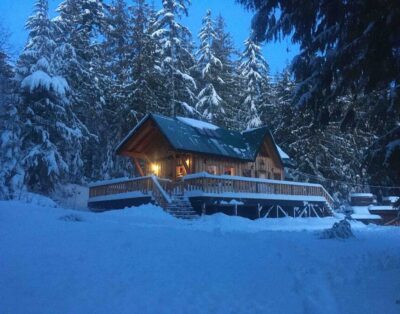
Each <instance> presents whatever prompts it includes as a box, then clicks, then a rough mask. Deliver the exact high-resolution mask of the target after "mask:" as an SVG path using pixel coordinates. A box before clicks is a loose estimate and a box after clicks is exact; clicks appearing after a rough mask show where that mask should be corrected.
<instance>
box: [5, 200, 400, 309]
mask: <svg viewBox="0 0 400 314" xmlns="http://www.w3.org/2000/svg"><path fill="white" fill-rule="evenodd" d="M38 198H40V197H38ZM76 215H78V216H77V217H78V219H83V221H84V222H76V220H77V219H75V218H76ZM60 217H64V218H63V219H61V218H60ZM311 219H312V221H313V222H311ZM332 221H335V220H334V218H333V217H331V218H330V219H327V220H325V219H316V218H310V219H303V220H300V219H291V220H290V219H287V218H285V219H260V220H259V221H251V220H248V219H244V218H240V217H228V216H225V215H222V214H217V215H213V216H210V217H202V218H200V219H198V220H193V221H184V220H178V219H175V218H173V217H171V216H169V215H168V214H166V213H165V212H163V211H162V209H161V208H159V207H157V206H154V205H146V206H140V207H136V208H126V209H124V210H115V211H110V212H104V213H92V212H83V211H81V212H76V211H72V210H68V209H63V208H47V207H43V206H39V205H34V204H32V203H31V204H27V203H24V202H20V201H3V202H1V201H0V226H1V227H0V257H1V258H0V278H1V280H0V281H1V284H0V300H1V302H0V313H26V312H27V311H28V312H29V313H165V312H168V313H335V314H336V313H380V312H382V309H385V313H398V309H399V305H398V304H396V300H398V299H399V294H398V292H399V291H400V282H399V281H398V280H394V279H396V278H399V275H400V242H399V241H398V239H399V232H400V229H399V228H394V227H392V228H385V227H380V226H373V227H368V226H365V227H364V228H359V229H354V230H353V231H354V233H355V235H356V237H355V238H354V240H352V241H321V240H320V239H317V238H316V237H315V234H314V232H309V231H301V232H287V231H284V230H283V229H282V226H285V225H286V226H290V225H291V226H290V228H289V229H288V230H290V231H293V230H294V225H298V226H299V228H302V226H305V225H307V224H308V225H311V224H315V226H317V225H319V228H320V227H321V226H322V225H325V224H327V223H328V222H329V223H330V226H332ZM336 221H337V220H336ZM360 224H361V223H360ZM273 225H276V226H281V227H280V229H277V230H280V231H279V232H276V231H272V230H273V229H272V228H271V226H273ZM352 226H353V224H352ZM257 229H258V230H257ZM254 231H258V232H254ZM299 231H300V229H299Z"/></svg>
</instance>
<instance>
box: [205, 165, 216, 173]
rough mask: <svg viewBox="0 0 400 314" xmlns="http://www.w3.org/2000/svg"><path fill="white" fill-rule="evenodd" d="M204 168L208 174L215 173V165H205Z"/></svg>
mask: <svg viewBox="0 0 400 314" xmlns="http://www.w3.org/2000/svg"><path fill="white" fill-rule="evenodd" d="M206 169H207V170H206V171H207V172H208V173H209V174H217V166H207V168H206Z"/></svg>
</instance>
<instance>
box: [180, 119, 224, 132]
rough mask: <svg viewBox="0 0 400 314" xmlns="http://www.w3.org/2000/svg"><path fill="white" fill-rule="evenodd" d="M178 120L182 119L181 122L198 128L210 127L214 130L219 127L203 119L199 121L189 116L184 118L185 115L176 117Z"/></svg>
mask: <svg viewBox="0 0 400 314" xmlns="http://www.w3.org/2000/svg"><path fill="white" fill-rule="evenodd" d="M177 119H178V120H179V121H182V122H183V123H186V124H187V125H190V126H192V127H194V128H198V129H210V130H216V129H218V128H219V127H217V126H216V125H214V124H211V123H208V122H205V121H200V120H196V119H191V118H185V117H177Z"/></svg>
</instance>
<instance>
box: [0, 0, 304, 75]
mask: <svg viewBox="0 0 400 314" xmlns="http://www.w3.org/2000/svg"><path fill="white" fill-rule="evenodd" d="M60 2H61V0H49V5H50V16H54V15H55V12H54V11H55V8H56V7H57V5H58V4H59V3H60ZM154 2H155V4H156V5H157V4H158V2H160V3H161V0H154ZM34 3H35V0H0V19H1V22H2V24H3V25H4V26H5V27H6V28H7V30H8V31H10V32H11V39H10V41H11V45H12V48H13V49H12V51H13V52H14V54H17V53H18V52H19V51H20V50H21V49H22V47H23V46H24V44H25V41H26V37H27V33H26V31H25V30H24V25H25V21H26V19H27V17H28V16H29V15H30V14H31V13H32V9H33V5H34ZM127 3H128V4H130V3H131V1H130V0H127ZM207 9H211V11H212V13H213V15H214V16H217V15H218V14H219V13H221V14H222V16H223V17H224V18H225V20H226V24H227V29H228V31H229V32H230V33H231V34H232V36H233V38H234V41H235V45H236V47H237V48H238V49H239V50H240V51H241V50H242V47H243V41H244V40H245V39H246V38H247V37H248V36H249V33H250V24H251V18H252V13H251V12H248V11H246V10H245V9H244V8H243V7H242V6H240V5H238V4H237V3H235V0H219V1H215V0H192V5H191V6H190V7H189V17H187V18H184V24H185V25H186V26H188V27H189V28H190V30H191V31H192V34H193V37H194V38H195V39H197V38H196V37H197V34H198V32H199V29H200V27H201V19H202V17H203V16H204V14H205V12H206V10H207ZM297 51H298V49H297V48H296V47H295V46H293V45H292V44H291V42H290V39H288V38H286V39H284V40H283V41H282V42H280V43H279V42H278V43H268V44H266V45H265V46H264V56H265V58H266V59H267V62H268V64H269V65H270V68H271V74H272V75H274V74H275V73H276V72H277V71H280V70H282V69H283V68H284V67H285V66H286V65H287V64H288V63H289V62H290V60H291V59H292V58H293V56H294V55H295V54H296V53H297Z"/></svg>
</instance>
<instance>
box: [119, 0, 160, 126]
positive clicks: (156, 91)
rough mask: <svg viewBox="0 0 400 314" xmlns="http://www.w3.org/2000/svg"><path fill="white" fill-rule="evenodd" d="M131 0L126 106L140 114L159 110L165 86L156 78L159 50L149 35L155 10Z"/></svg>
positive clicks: (154, 17)
mask: <svg viewBox="0 0 400 314" xmlns="http://www.w3.org/2000/svg"><path fill="white" fill-rule="evenodd" d="M135 1H136V2H135V5H134V6H133V8H132V20H131V24H132V25H133V30H132V40H131V42H132V44H131V47H130V48H131V54H130V56H131V73H130V75H131V77H132V82H131V85H130V86H129V91H130V93H129V96H128V102H127V103H128V107H127V108H126V110H128V111H130V110H133V111H134V112H135V113H137V114H138V118H141V117H143V116H144V115H145V114H146V113H149V112H161V111H160V106H159V104H161V103H163V102H164V99H163V98H162V95H164V94H165V90H164V89H163V86H162V83H163V81H162V78H160V70H161V62H160V53H159V51H157V41H156V40H155V39H154V38H153V37H152V33H153V31H154V30H153V27H154V23H155V21H156V12H155V11H154V9H153V8H152V7H150V6H149V5H148V4H147V3H146V1H145V0H135ZM126 110H125V112H126ZM126 115H127V114H125V116H126ZM131 115H132V114H131ZM132 116H133V115H132ZM131 120H132V119H131ZM131 126H132V124H131ZM131 126H130V127H131Z"/></svg>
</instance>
